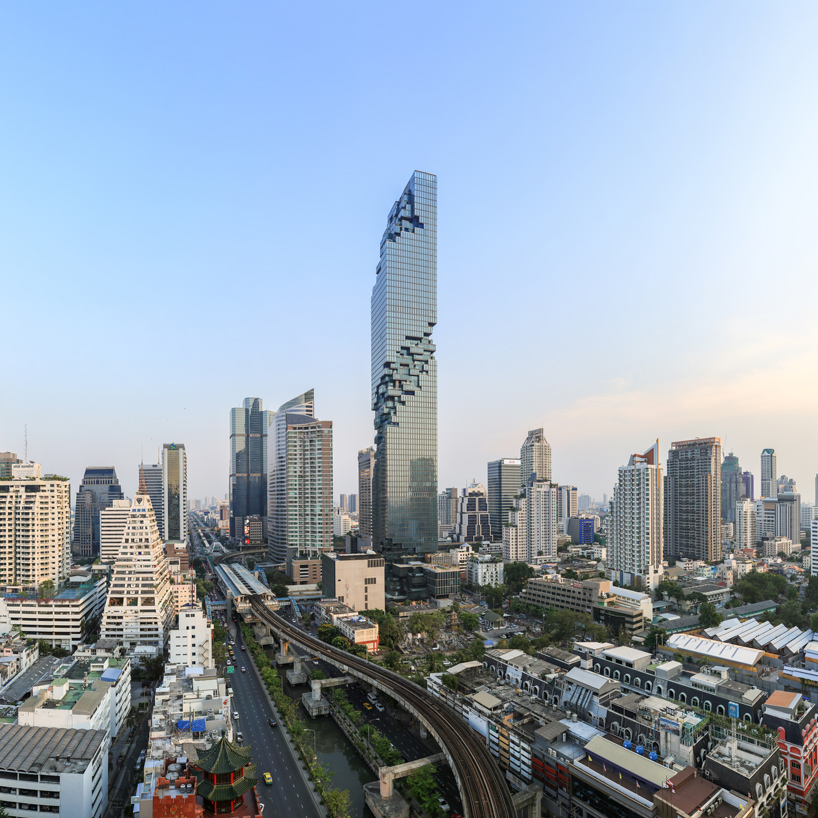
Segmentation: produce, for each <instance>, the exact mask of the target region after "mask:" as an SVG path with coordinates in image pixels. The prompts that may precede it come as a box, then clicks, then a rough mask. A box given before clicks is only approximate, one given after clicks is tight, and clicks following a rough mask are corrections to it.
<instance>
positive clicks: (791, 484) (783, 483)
mask: <svg viewBox="0 0 818 818" xmlns="http://www.w3.org/2000/svg"><path fill="white" fill-rule="evenodd" d="M776 491H777V492H778V493H779V494H781V493H782V492H789V493H790V494H797V493H798V485H797V484H796V482H795V480H794V479H793V478H792V477H787V475H786V474H782V475H781V477H779V478H778V480H777V481H776Z"/></svg>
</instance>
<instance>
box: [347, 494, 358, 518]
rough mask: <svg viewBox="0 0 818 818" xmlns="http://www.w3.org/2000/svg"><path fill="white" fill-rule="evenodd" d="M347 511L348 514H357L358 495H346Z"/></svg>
mask: <svg viewBox="0 0 818 818" xmlns="http://www.w3.org/2000/svg"><path fill="white" fill-rule="evenodd" d="M347 511H348V512H349V513H350V514H357V513H358V495H357V494H348V495H347Z"/></svg>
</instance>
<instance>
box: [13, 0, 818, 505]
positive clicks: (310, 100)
mask: <svg viewBox="0 0 818 818" xmlns="http://www.w3.org/2000/svg"><path fill="white" fill-rule="evenodd" d="M816 34H818V6H817V5H816V4H815V3H799V2H789V3H786V4H783V3H771V2H766V3H753V2H745V1H744V0H742V2H719V3H704V2H701V3H655V2H646V3H638V2H630V3H610V2H605V3H594V2H582V3H567V2H566V3H548V2H536V3H523V2H518V3H496V2H494V3H476V2H472V3H455V2H451V3H441V2H428V3H427V2H413V3H408V4H400V3H399V4H392V5H385V4H383V3H376V2H373V3H363V2H356V3H344V4H341V3H329V2H324V3H322V2H314V3H289V4H284V3H274V2H269V1H266V2H250V1H249V0H248V1H247V2H242V3H238V4H226V3H215V2H214V3H208V2H200V1H199V2H189V3H184V2H172V3H158V2H157V3H150V2H140V3H107V2H106V3H102V2H100V3H91V2H86V3H79V4H76V3H74V4H65V3H63V4H60V3H28V4H23V3H15V4H12V3H6V4H3V5H2V6H0V72H2V81H0V310H2V318H3V325H4V329H5V333H4V336H5V344H4V352H3V355H2V364H1V365H0V367H2V368H1V369H0V371H1V372H2V387H3V388H2V390H0V450H4V449H11V450H13V451H17V452H20V453H22V448H23V427H24V424H26V423H27V424H28V438H29V449H28V451H29V457H30V458H31V459H35V460H38V461H40V462H42V463H43V465H44V467H45V468H46V469H47V470H49V471H56V472H60V473H63V474H67V475H68V476H70V478H71V480H72V490H75V488H76V485H77V483H78V482H79V479H80V478H81V476H82V471H83V469H84V467H85V466H88V465H113V466H115V467H116V468H117V471H118V472H119V474H120V476H121V478H122V479H123V483H124V486H125V490H126V492H128V493H132V492H133V491H134V490H135V489H136V480H137V464H138V462H139V459H140V456H141V453H142V452H143V450H144V457H145V461H146V462H152V461H153V460H154V459H155V457H154V453H155V451H156V448H157V446H159V445H161V443H163V442H172V441H175V442H183V443H185V445H186V447H187V449H188V458H189V480H190V493H191V497H202V496H203V495H205V494H218V495H223V494H224V493H225V492H226V491H227V469H228V435H229V430H228V417H229V410H230V407H232V406H237V405H240V403H241V400H242V399H243V398H244V397H245V396H248V395H254V396H260V397H261V398H263V399H264V402H265V407H266V408H273V409H274V408H276V407H278V406H279V405H280V404H281V403H282V402H284V401H286V400H288V399H289V398H291V397H292V396H294V395H296V394H298V393H300V392H302V391H303V390H305V389H308V388H310V387H314V388H315V390H316V413H317V415H318V416H319V417H320V418H322V419H331V420H332V421H334V429H335V489H336V494H337V493H339V492H350V491H355V490H356V481H357V478H356V452H357V450H358V449H360V448H363V447H365V446H367V445H370V444H371V442H372V438H373V430H372V413H371V407H370V403H369V342H370V336H369V315H370V311H369V309H370V308H369V298H370V292H371V288H372V284H373V281H374V276H375V265H376V263H377V259H378V247H379V242H380V238H381V234H382V232H383V228H384V225H385V222H386V217H387V214H388V212H389V208H390V207H391V205H392V203H393V201H394V200H395V199H396V198H397V197H398V195H399V194H400V192H401V190H402V189H403V186H404V184H405V183H406V181H407V180H408V178H409V176H410V174H411V173H412V171H413V170H414V169H415V168H418V169H421V170H425V171H429V172H432V173H436V174H437V175H438V184H439V262H438V281H439V307H438V318H439V323H438V326H437V328H436V330H435V336H434V339H435V341H436V343H437V346H438V360H439V395H440V406H439V440H440V447H439V448H440V459H439V483H440V485H441V486H450V485H456V486H463V485H465V484H466V483H467V482H469V481H470V480H471V478H472V477H477V478H478V479H482V480H485V472H486V461H488V460H491V459H495V458H498V457H514V456H518V453H519V446H520V444H521V442H522V441H523V439H524V438H525V435H526V432H527V430H528V429H530V428H534V427H537V426H544V427H545V430H546V435H547V437H548V439H549V441H550V442H551V444H552V447H553V453H554V455H553V458H554V478H555V479H556V480H559V481H560V482H565V483H574V484H576V485H578V486H579V487H580V489H581V490H583V491H587V492H589V493H590V494H592V495H593V496H595V497H597V498H601V495H602V493H603V492H608V493H609V494H610V491H611V487H612V485H613V483H614V481H615V479H616V468H617V467H618V466H619V465H621V464H623V463H625V462H626V461H627V458H628V456H629V454H630V453H631V452H633V451H643V450H644V449H646V448H648V446H650V445H651V444H652V443H653V441H654V440H655V439H656V438H659V441H660V450H661V451H662V453H663V460H664V458H665V456H666V451H667V448H668V445H669V444H670V442H671V441H672V440H681V439H686V438H690V437H696V436H700V437H707V436H711V435H718V436H721V438H722V440H723V442H724V446H725V451H729V450H731V449H732V450H734V451H735V452H736V454H738V455H739V457H740V458H741V462H742V465H743V466H744V467H746V468H749V469H750V470H752V471H753V472H754V473H755V474H756V480H757V483H756V486H757V487H758V480H759V470H760V467H759V456H760V452H761V449H762V448H763V447H765V446H772V447H774V448H775V449H776V451H777V453H778V464H779V472H780V473H781V472H783V473H786V474H788V475H790V476H794V477H796V478H797V480H798V483H799V488H800V489H801V492H802V495H803V497H804V499H806V500H809V501H812V500H813V485H814V484H813V479H814V476H815V473H816V472H818V441H817V440H816V434H815V430H814V425H815V417H816V408H818V386H817V385H816V378H815V373H816V370H817V369H818V363H817V362H816V347H817V346H818V344H816V341H818V330H817V329H816V325H815V318H814V316H815V310H816V268H817V267H818V230H816V224H818V150H816V146H818V105H817V104H816V100H818V93H816V92H818V88H816V85H818V50H817V49H816V48H815V42H816Z"/></svg>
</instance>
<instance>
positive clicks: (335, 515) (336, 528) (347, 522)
mask: <svg viewBox="0 0 818 818" xmlns="http://www.w3.org/2000/svg"><path fill="white" fill-rule="evenodd" d="M352 528H353V521H352V516H351V515H350V514H348V513H347V512H346V511H343V510H342V509H340V508H338V506H336V507H335V508H333V509H332V536H333V537H346V535H347V534H349V532H350V531H352Z"/></svg>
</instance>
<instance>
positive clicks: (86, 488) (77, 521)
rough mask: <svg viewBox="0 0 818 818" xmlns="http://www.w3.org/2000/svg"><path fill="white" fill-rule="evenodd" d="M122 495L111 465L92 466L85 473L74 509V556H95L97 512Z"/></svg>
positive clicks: (97, 535) (97, 539)
mask: <svg viewBox="0 0 818 818" xmlns="http://www.w3.org/2000/svg"><path fill="white" fill-rule="evenodd" d="M124 496H125V495H124V494H123V493H122V486H120V485H119V478H118V477H117V476H116V469H115V468H114V467H113V466H94V467H91V468H88V469H86V470H85V474H84V475H83V478H82V483H80V487H79V489H77V504H76V507H75V510H74V542H73V549H74V554H76V556H78V557H96V556H98V555H99V542H100V537H99V513H100V511H102V509H103V508H108V507H109V506H110V505H111V503H113V501H114V500H121V499H122V498H123V497H124Z"/></svg>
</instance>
